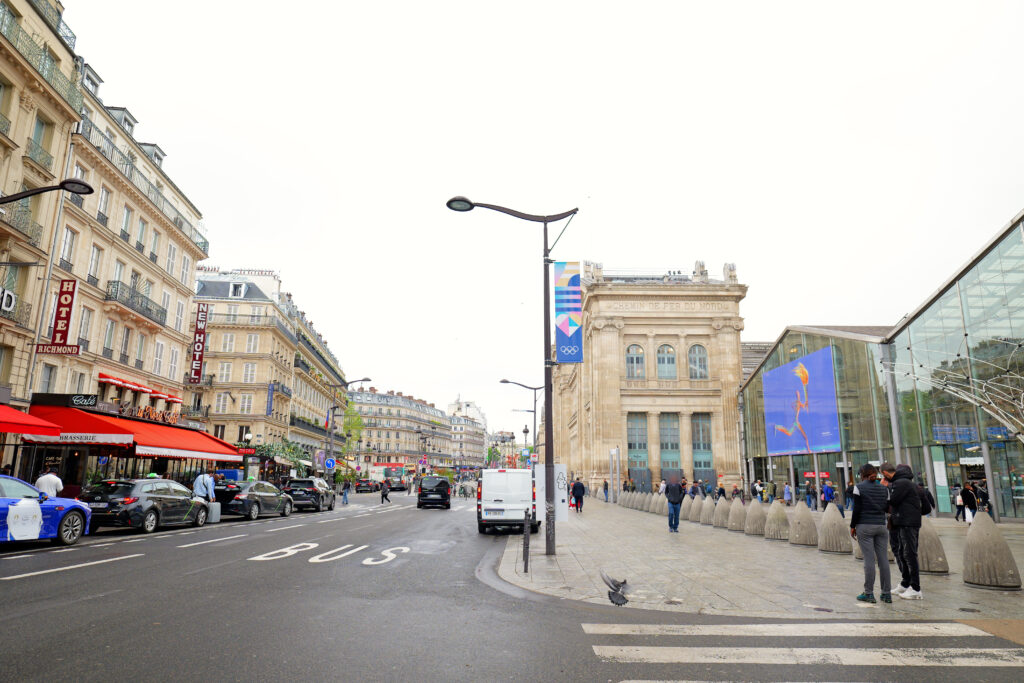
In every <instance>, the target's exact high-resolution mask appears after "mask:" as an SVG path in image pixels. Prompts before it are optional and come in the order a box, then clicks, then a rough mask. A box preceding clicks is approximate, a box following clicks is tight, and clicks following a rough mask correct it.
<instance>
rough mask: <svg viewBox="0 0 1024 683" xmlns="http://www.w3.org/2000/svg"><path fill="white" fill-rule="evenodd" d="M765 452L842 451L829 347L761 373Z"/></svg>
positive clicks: (782, 453)
mask: <svg viewBox="0 0 1024 683" xmlns="http://www.w3.org/2000/svg"><path fill="white" fill-rule="evenodd" d="M763 382H764V426H765V432H766V437H767V444H768V455H795V454H799V453H826V452H837V451H840V450H842V449H841V448H840V442H839V407H838V405H837V403H836V383H835V375H834V374H833V371H832V347H831V346H830V347H828V348H825V349H821V350H820V351H815V352H814V353H809V354H807V355H806V356H803V357H801V358H797V359H796V360H793V361H790V362H788V363H786V364H785V365H783V366H781V367H778V368H775V369H774V370H768V371H767V372H765V373H764V377H763Z"/></svg>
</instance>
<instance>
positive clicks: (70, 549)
mask: <svg viewBox="0 0 1024 683" xmlns="http://www.w3.org/2000/svg"><path fill="white" fill-rule="evenodd" d="M107 545H110V544H109V543H107ZM93 547H95V546H93ZM75 550H76V549H75V548H64V549H63V550H54V551H53V552H55V553H73V552H75Z"/></svg>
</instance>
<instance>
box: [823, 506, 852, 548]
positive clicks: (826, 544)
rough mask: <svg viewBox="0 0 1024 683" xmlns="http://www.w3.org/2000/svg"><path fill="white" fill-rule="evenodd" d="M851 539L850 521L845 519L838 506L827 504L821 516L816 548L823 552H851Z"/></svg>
mask: <svg viewBox="0 0 1024 683" xmlns="http://www.w3.org/2000/svg"><path fill="white" fill-rule="evenodd" d="M852 541H853V539H852V538H851V537H850V523H849V522H847V521H846V518H844V517H843V515H842V513H840V512H839V508H838V507H836V506H835V505H829V506H828V509H827V510H825V514H824V515H823V516H822V518H821V530H820V531H819V533H818V550H820V551H821V552H823V553H845V554H847V555H849V554H850V553H851V552H853V547H852Z"/></svg>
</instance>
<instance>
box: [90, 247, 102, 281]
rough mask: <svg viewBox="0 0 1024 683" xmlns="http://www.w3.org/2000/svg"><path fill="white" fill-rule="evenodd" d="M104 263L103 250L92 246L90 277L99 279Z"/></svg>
mask: <svg viewBox="0 0 1024 683" xmlns="http://www.w3.org/2000/svg"><path fill="white" fill-rule="evenodd" d="M102 263H103V250H102V249H100V248H99V247H97V246H96V245H95V244H94V245H92V251H91V252H89V276H90V277H93V278H97V279H98V278H99V272H100V266H101V265H102Z"/></svg>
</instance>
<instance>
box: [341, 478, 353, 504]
mask: <svg viewBox="0 0 1024 683" xmlns="http://www.w3.org/2000/svg"><path fill="white" fill-rule="evenodd" d="M351 488H352V482H351V481H350V480H349V479H346V480H345V481H344V482H342V484H341V504H342V505H348V492H349V490H350V489H351Z"/></svg>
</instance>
